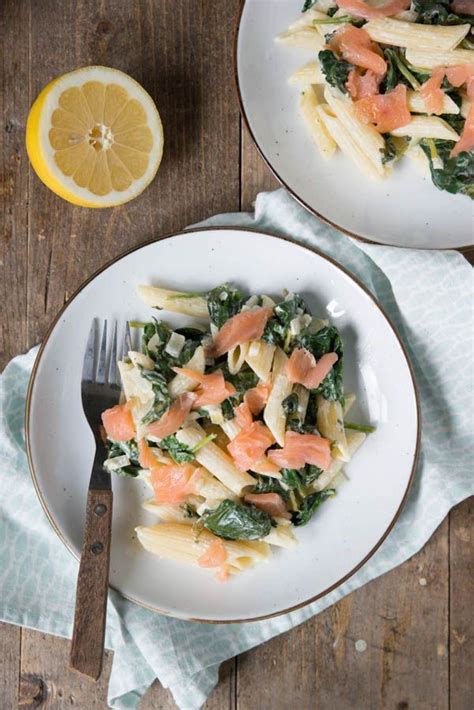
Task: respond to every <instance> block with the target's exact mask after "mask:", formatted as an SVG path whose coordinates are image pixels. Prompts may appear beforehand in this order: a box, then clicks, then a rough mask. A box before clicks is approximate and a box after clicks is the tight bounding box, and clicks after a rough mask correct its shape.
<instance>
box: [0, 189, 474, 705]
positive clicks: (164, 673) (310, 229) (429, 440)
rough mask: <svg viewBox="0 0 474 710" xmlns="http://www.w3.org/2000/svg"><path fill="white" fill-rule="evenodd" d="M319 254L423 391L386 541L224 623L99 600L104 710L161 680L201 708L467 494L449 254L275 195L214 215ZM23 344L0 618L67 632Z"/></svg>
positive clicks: (467, 424) (6, 430)
mask: <svg viewBox="0 0 474 710" xmlns="http://www.w3.org/2000/svg"><path fill="white" fill-rule="evenodd" d="M205 224H206V225H236V226H237V225H238V226H244V227H252V228H260V229H262V230H267V231H270V232H273V233H277V234H282V235H285V236H288V237H291V238H293V239H295V240H299V241H302V242H305V243H307V244H310V245H312V246H314V247H317V248H318V249H319V250H321V251H322V252H324V253H325V254H329V255H330V256H332V257H334V258H335V259H336V260H337V261H339V262H340V263H341V264H343V265H344V266H345V267H347V268H348V269H349V270H350V271H352V272H353V273H354V274H355V275H356V276H358V277H359V278H360V279H361V280H362V281H363V282H364V283H365V284H366V285H367V286H368V288H369V289H370V290H371V291H372V293H373V294H374V295H375V296H376V298H377V299H378V301H379V302H380V303H381V304H382V305H383V306H384V307H385V309H386V310H387V312H388V313H389V314H390V316H391V318H392V320H393V321H394V323H395V324H396V326H397V327H398V329H399V331H400V333H401V335H402V337H403V338H404V340H405V343H406V345H407V347H408V349H409V351H410V355H411V357H412V362H413V365H414V367H415V371H416V378H417V382H418V385H419V389H420V395H421V406H422V420H423V434H422V447H421V453H420V461H419V466H418V472H417V476H416V479H415V482H414V485H413V487H412V489H411V493H410V496H409V500H408V502H407V504H406V506H405V509H404V511H403V513H402V515H401V517H400V519H399V521H398V522H397V524H396V525H395V527H394V529H393V531H392V533H391V534H390V535H389V537H388V538H387V540H386V541H385V542H384V543H383V545H382V546H381V547H380V549H379V550H378V552H377V553H376V554H375V555H374V556H373V557H372V559H371V560H370V561H369V562H368V563H367V564H366V565H365V566H364V567H363V568H362V569H361V570H360V571H359V572H357V574H355V575H354V576H353V577H352V578H351V579H349V580H348V581H347V582H346V583H345V584H344V585H342V586H341V587H339V588H338V589H336V590H334V591H333V592H331V594H328V595H327V596H326V597H324V598H323V599H320V600H319V601H317V602H316V603H314V604H312V605H311V606H308V607H306V608H304V609H302V610H299V611H296V612H294V613H292V614H287V615H286V616H282V617H279V618H275V619H272V620H269V621H262V622H256V623H250V624H232V625H226V626H215V625H202V624H196V623H191V622H185V621H179V620H175V619H171V618H167V617H165V616H161V615H159V614H155V613H153V612H150V611H147V610H145V609H142V608H141V607H139V606H136V605H135V604H132V603H130V602H128V601H125V600H124V599H123V598H122V597H121V596H120V595H119V594H118V593H116V592H113V591H111V592H110V594H109V608H108V624H107V637H106V644H107V646H108V647H109V648H112V649H114V651H115V656H114V663H113V669H112V675H111V679H110V686H109V704H110V706H111V707H113V708H134V707H136V706H137V704H138V702H139V699H140V696H141V695H142V694H143V693H144V692H145V690H146V688H147V687H148V685H150V683H151V682H152V681H153V679H154V678H155V677H158V678H159V680H160V681H161V683H162V684H163V685H164V686H165V687H167V688H170V690H171V692H172V693H173V696H174V698H175V700H176V703H177V704H178V706H179V707H180V708H182V710H195V709H197V708H199V707H200V706H201V705H202V704H203V703H204V701H205V699H206V697H207V696H208V695H209V693H210V691H211V690H212V688H213V687H214V686H215V684H216V682H217V677H218V667H219V664H220V663H221V662H222V661H224V660H225V659H227V658H230V657H232V656H235V655H236V654H238V653H242V652H243V651H246V650H248V649H250V648H252V647H253V646H256V645H258V644H260V643H262V642H263V641H266V640H267V639H270V638H272V637H273V636H276V635H277V634H280V633H282V632H283V631H286V630H288V629H290V628H292V627H293V626H296V625H297V624H300V623H302V622H303V621H305V620H306V619H308V618H309V617H311V616H313V615H314V614H317V613H319V612H320V611H322V610H323V609H325V608H327V607H328V606H330V605H331V604H334V602H336V601H338V600H339V599H341V597H343V596H344V595H346V594H348V593H349V592H351V591H353V590H354V589H357V588H358V587H360V586H362V585H363V584H366V583H367V582H369V581H370V580H371V579H374V578H375V577H378V576H379V575H381V574H383V573H384V572H387V571H388V570H390V569H392V568H393V567H396V566H397V565H399V564H400V563H401V562H403V561H404V560H406V559H408V558H409V557H410V556H411V555H413V554H414V553H415V552H417V551H418V550H419V549H420V548H421V547H422V546H423V545H424V544H425V542H426V541H427V540H428V539H429V537H430V536H431V535H432V533H433V531H434V530H435V529H436V528H437V526H438V525H439V524H440V523H441V521H442V520H443V518H444V517H445V516H446V514H447V513H448V511H449V510H450V508H452V507H453V506H454V505H456V503H458V502H459V501H461V500H463V499H464V498H466V497H467V496H469V495H471V494H473V493H474V483H473V476H472V461H473V460H474V451H473V436H472V432H473V419H472V418H473V411H474V407H473V404H474V403H473V363H474V357H473V352H472V351H473V341H472V333H473V327H472V326H473V312H472V303H473V299H472V296H473V288H472V286H473V283H472V272H471V268H470V267H469V265H468V264H467V262H466V261H465V260H464V259H463V257H462V256H460V255H459V254H457V253H455V252H448V251H445V252H429V251H413V250H407V249H395V248H389V247H382V246H373V245H367V244H362V243H360V242H354V241H352V240H350V239H348V238H347V237H345V236H343V235H342V234H339V233H338V232H336V231H335V230H333V229H331V228H329V227H326V226H325V225H324V224H322V223H321V222H320V221H319V220H317V219H315V218H314V217H311V216H310V215H309V214H308V213H307V212H306V211H305V210H304V209H303V208H301V207H300V206H299V205H297V203H296V202H294V201H293V200H292V199H291V198H290V197H289V196H288V195H287V194H286V193H285V192H284V191H283V190H278V191H276V192H273V193H264V194H261V195H259V196H258V198H257V202H256V208H255V214H227V215H220V216H217V217H213V218H212V219H210V220H208V221H207V222H205ZM35 354H36V350H35V349H33V350H31V351H30V352H29V353H27V354H26V355H21V356H19V357H17V358H15V359H14V360H13V361H12V362H11V363H10V364H9V365H8V366H7V368H6V369H5V371H4V373H3V374H2V376H1V378H0V403H1V421H0V462H1V466H0V486H1V488H0V489H1V491H2V495H1V496H0V523H1V529H0V618H1V619H3V620H5V621H8V622H12V623H14V624H22V625H25V626H29V627H33V628H36V629H40V630H42V631H46V632H50V633H53V634H58V635H61V636H70V634H71V627H72V617H73V607H74V593H75V581H76V575H77V562H76V561H75V560H74V559H73V558H72V556H71V555H70V554H69V552H68V551H67V550H66V549H65V548H64V547H63V545H62V543H61V542H60V541H59V539H58V538H57V537H56V535H55V534H54V532H53V531H52V529H51V528H50V526H49V524H48V522H47V520H46V517H45V515H44V513H43V511H42V509H41V506H40V504H39V501H38V499H37V497H36V494H35V491H34V488H33V484H32V482H31V478H30V474H29V471H28V464H27V460H26V454H25V442H24V432H23V414H24V405H25V393H26V387H27V383H28V377H29V374H30V372H31V367H32V365H33V361H34V358H35Z"/></svg>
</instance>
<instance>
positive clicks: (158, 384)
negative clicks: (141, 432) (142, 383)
mask: <svg viewBox="0 0 474 710" xmlns="http://www.w3.org/2000/svg"><path fill="white" fill-rule="evenodd" d="M141 374H142V377H144V378H145V380H148V381H149V382H151V386H152V389H153V394H154V395H155V400H154V402H153V404H152V406H151V409H150V411H149V412H148V414H146V415H145V416H144V417H143V419H142V422H143V424H151V422H154V421H156V420H157V419H160V417H162V416H163V414H164V413H165V412H166V411H167V410H168V409H169V407H170V406H171V396H170V393H169V392H168V382H167V381H166V378H165V377H164V376H163V375H162V374H161V373H160V372H156V371H155V370H145V368H141Z"/></svg>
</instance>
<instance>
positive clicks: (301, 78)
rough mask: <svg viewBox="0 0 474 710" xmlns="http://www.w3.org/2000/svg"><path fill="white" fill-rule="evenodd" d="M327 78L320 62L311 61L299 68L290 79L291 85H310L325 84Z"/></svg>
mask: <svg viewBox="0 0 474 710" xmlns="http://www.w3.org/2000/svg"><path fill="white" fill-rule="evenodd" d="M324 82H325V78H324V74H323V72H322V71H321V67H320V65H319V63H318V62H309V63H308V64H305V65H304V67H300V69H297V70H296V71H295V72H293V74H291V76H290V77H289V79H288V83H289V84H290V85H291V86H310V85H311V84H324Z"/></svg>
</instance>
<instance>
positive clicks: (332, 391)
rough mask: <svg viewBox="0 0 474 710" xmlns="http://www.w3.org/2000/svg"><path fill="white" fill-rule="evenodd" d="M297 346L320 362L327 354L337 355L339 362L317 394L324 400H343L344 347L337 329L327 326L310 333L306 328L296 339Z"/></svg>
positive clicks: (322, 383)
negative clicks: (307, 351) (304, 349)
mask: <svg viewBox="0 0 474 710" xmlns="http://www.w3.org/2000/svg"><path fill="white" fill-rule="evenodd" d="M296 346H297V347H298V346H299V347H303V348H306V350H309V351H310V352H311V353H312V354H313V355H314V357H315V358H316V360H319V358H320V357H322V356H323V355H324V354H325V353H336V354H337V356H338V358H339V359H338V361H337V362H336V364H335V365H334V366H333V368H332V370H331V372H330V373H329V374H328V375H327V376H326V377H325V378H324V380H323V381H322V382H321V384H320V385H319V387H318V388H317V390H316V392H318V393H319V394H321V395H322V396H323V397H324V399H332V400H336V399H338V400H340V401H342V400H343V382H342V369H343V359H344V358H343V355H344V347H343V343H342V338H341V336H340V334H339V331H338V329H337V328H335V327H334V326H333V325H331V326H325V327H324V328H321V329H320V330H318V331H317V332H316V333H310V332H309V331H308V329H307V328H306V329H305V330H303V331H302V332H301V333H300V334H299V335H298V336H297V337H296Z"/></svg>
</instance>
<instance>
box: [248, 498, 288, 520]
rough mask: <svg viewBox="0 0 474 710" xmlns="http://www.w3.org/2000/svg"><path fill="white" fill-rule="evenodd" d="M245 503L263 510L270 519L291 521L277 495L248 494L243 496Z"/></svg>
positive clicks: (281, 499)
mask: <svg viewBox="0 0 474 710" xmlns="http://www.w3.org/2000/svg"><path fill="white" fill-rule="evenodd" d="M244 501H245V502H246V503H252V505H254V506H255V507H256V508H260V510H264V511H265V513H268V515H270V516H271V517H272V518H286V519H287V520H291V514H290V513H289V512H288V508H287V507H286V503H285V501H284V500H283V498H282V497H281V495H280V494H279V493H249V494H247V495H246V496H244Z"/></svg>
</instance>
